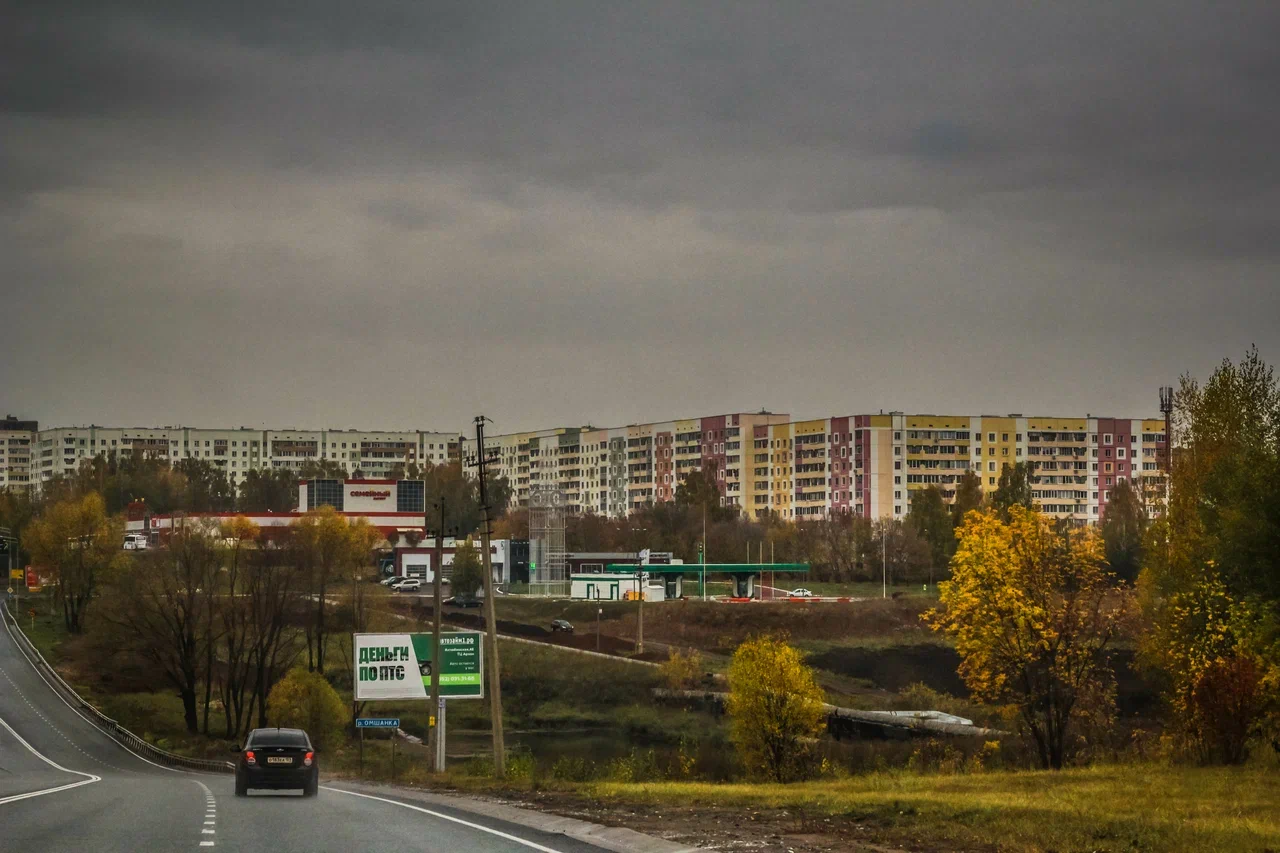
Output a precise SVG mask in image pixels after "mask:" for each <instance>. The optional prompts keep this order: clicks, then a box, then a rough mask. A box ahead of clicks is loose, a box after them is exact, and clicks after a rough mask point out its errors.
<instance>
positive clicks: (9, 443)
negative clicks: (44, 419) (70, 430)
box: [0, 415, 40, 491]
mask: <svg viewBox="0 0 1280 853" xmlns="http://www.w3.org/2000/svg"><path fill="white" fill-rule="evenodd" d="M39 430H40V424H39V423H38V422H36V421H24V420H19V419H18V418H16V417H14V416H13V415H7V416H6V417H5V419H4V420H2V421H0V491H7V490H13V491H27V490H29V489H30V488H31V484H32V481H33V478H32V464H31V460H32V453H31V450H32V448H33V447H34V446H35V443H36V435H37V433H38V432H39Z"/></svg>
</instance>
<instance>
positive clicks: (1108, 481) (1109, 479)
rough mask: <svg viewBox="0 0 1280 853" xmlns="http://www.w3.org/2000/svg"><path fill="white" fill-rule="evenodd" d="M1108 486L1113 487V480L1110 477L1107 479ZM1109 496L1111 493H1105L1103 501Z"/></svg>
mask: <svg viewBox="0 0 1280 853" xmlns="http://www.w3.org/2000/svg"><path fill="white" fill-rule="evenodd" d="M1107 485H1108V486H1110V485H1111V478H1110V477H1108V478H1107ZM1109 494H1111V493H1110V492H1103V493H1102V497H1103V499H1106V498H1107V495H1109Z"/></svg>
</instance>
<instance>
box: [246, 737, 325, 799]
mask: <svg viewBox="0 0 1280 853" xmlns="http://www.w3.org/2000/svg"><path fill="white" fill-rule="evenodd" d="M235 752H237V753H238V754H239V756H240V757H239V758H238V759H237V760H236V796H237V797H243V796H246V795H247V794H248V793H249V789H250V788H301V789H302V795H303V796H304V797H314V796H315V795H316V791H317V790H318V789H319V786H320V765H319V763H318V762H317V761H316V750H315V747H313V746H312V745H311V738H309V737H307V733H306V732H304V731H303V730H302V729H280V728H276V729H254V730H253V731H251V732H249V737H247V738H246V739H245V742H244V749H237V750H235Z"/></svg>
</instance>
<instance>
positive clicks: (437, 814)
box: [320, 785, 560, 853]
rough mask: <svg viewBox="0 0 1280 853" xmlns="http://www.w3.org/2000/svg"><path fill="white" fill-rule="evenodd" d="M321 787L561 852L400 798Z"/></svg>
mask: <svg viewBox="0 0 1280 853" xmlns="http://www.w3.org/2000/svg"><path fill="white" fill-rule="evenodd" d="M320 787H322V788H324V790H326V791H332V792H333V793H335V794H346V795H347V796H349V797H362V798H364V799H366V800H377V801H378V802H380V803H389V804H391V805H393V806H400V807H401V808H403V809H411V810H412V811H415V812H422V813H423V814H426V815H431V816H432V817H435V818H439V819H440V820H447V821H449V822H450V823H457V824H461V825H462V826H465V827H468V828H470V829H475V830H478V831H480V832H487V833H489V834H490V835H496V836H498V837H499V838H505V839H506V840H507V841H514V842H515V843H516V844H522V845H524V846H525V847H528V848H530V849H532V850H538V851H541V853H560V851H559V850H556V849H555V848H553V847H544V846H542V845H541V844H538V843H537V842H535V841H530V840H528V839H527V838H521V837H520V836H518V835H512V834H510V833H508V832H503V831H502V830H500V829H493V828H492V827H488V826H481V825H480V824H478V823H472V822H471V821H469V820H463V819H462V818H460V817H454V816H453V815H447V814H443V813H441V812H437V811H432V810H431V809H424V808H422V807H421V806H412V805H409V804H408V803H402V802H400V801H399V800H388V799H387V798H386V797H375V796H373V795H372V794H357V793H356V792H355V791H344V790H342V789H341V788H330V787H329V786H328V785H321V786H320Z"/></svg>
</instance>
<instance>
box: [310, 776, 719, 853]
mask: <svg viewBox="0 0 1280 853" xmlns="http://www.w3.org/2000/svg"><path fill="white" fill-rule="evenodd" d="M328 785H329V787H337V786H341V787H345V788H351V789H352V790H355V791H363V792H368V793H377V794H381V795H383V796H395V797H400V798H402V799H406V800H414V801H417V802H420V803H425V804H428V805H435V806H441V807H444V808H450V809H456V810H457V811H460V812H470V813H471V814H476V815H481V816H483V817H491V818H493V819H495V820H501V821H506V822H507V823H513V824H515V825H517V826H523V827H527V828H529V829H536V830H538V831H539V832H548V833H553V834H555V835H563V836H565V837H566V838H572V839H573V840H575V841H582V842H585V843H587V844H594V845H595V846H596V847H600V848H601V849H604V850H610V851H612V853H699V851H700V850H701V848H698V847H689V846H688V845H685V844H677V843H675V842H674V841H667V840H666V839H665V838H656V837H654V836H652V835H645V834H644V833H641V832H636V831H635V830H634V829H625V828H623V827H618V826H602V825H600V824H598V823H588V822H587V821H585V820H578V819H577V818H571V817H561V816H560V815H553V814H544V813H542V812H535V811H531V810H529V809H522V808H517V807H516V806H508V805H504V804H502V803H491V802H486V801H484V800H475V799H471V798H469V797H459V796H454V795H449V794H436V793H432V792H430V791H423V790H420V789H417V788H401V787H398V786H395V785H370V784H368V783H364V782H348V781H346V780H335V781H333V782H330V783H328Z"/></svg>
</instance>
